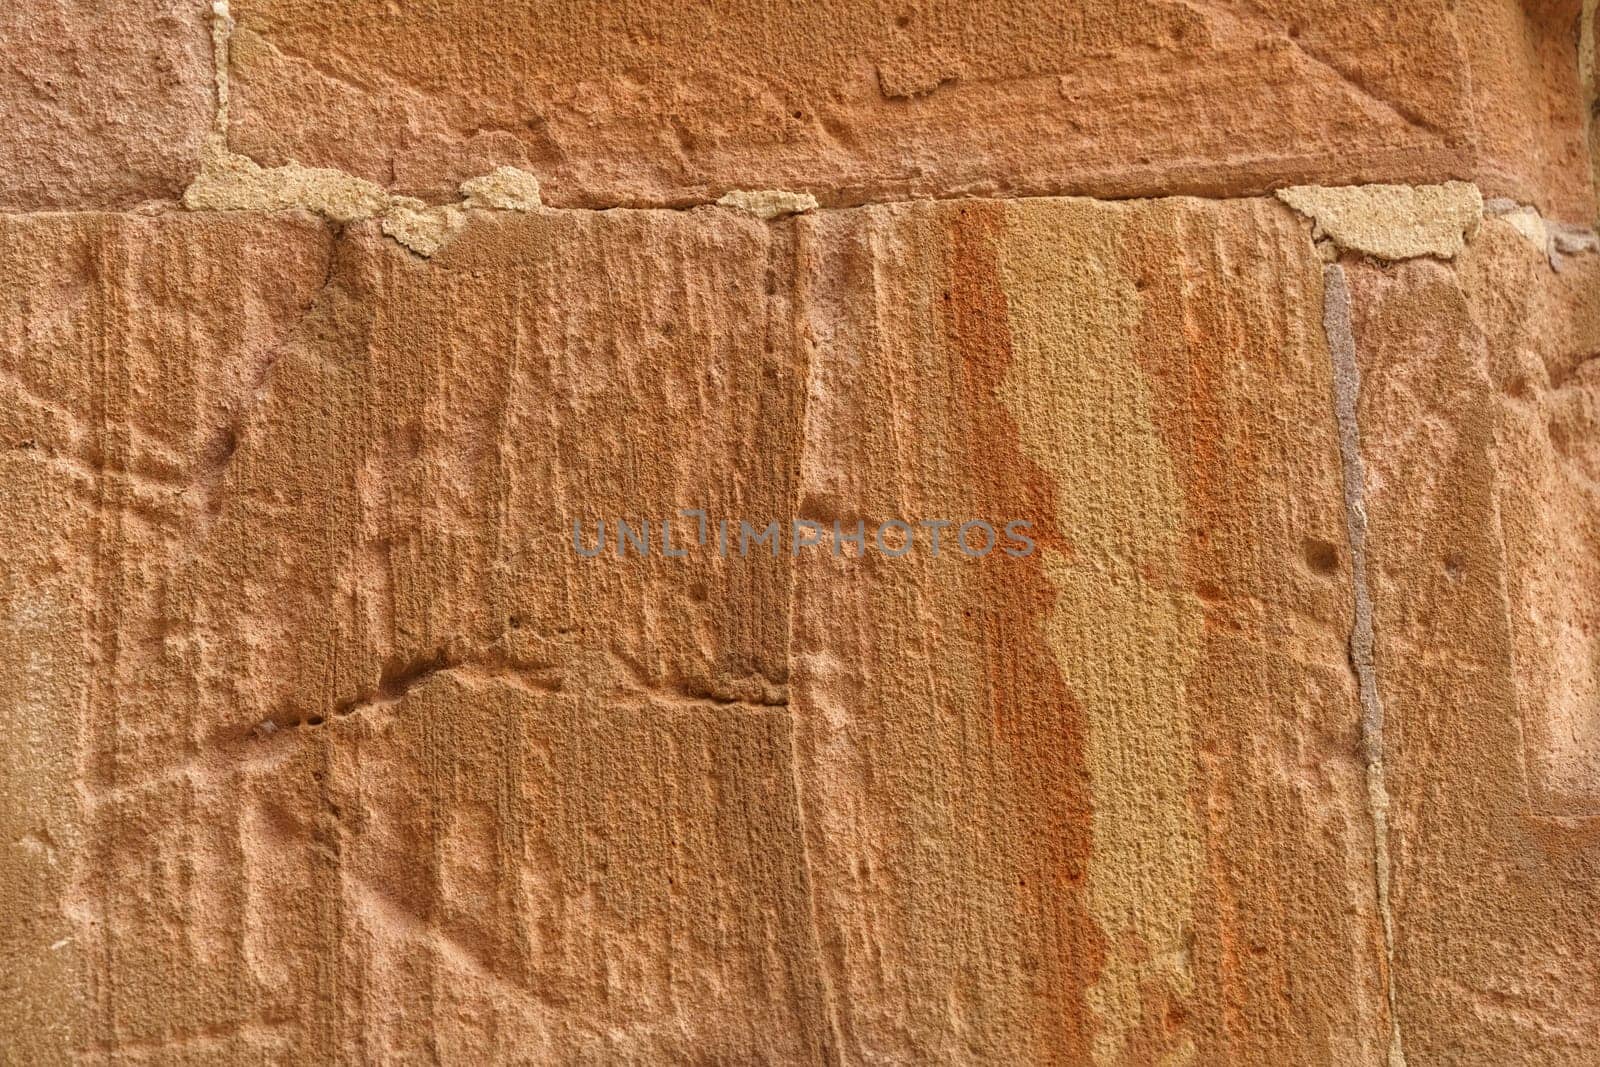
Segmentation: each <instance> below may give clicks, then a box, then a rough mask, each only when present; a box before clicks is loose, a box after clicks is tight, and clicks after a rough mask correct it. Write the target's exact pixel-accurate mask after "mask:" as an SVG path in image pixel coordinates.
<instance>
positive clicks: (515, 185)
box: [461, 167, 541, 211]
mask: <svg viewBox="0 0 1600 1067" xmlns="http://www.w3.org/2000/svg"><path fill="white" fill-rule="evenodd" d="M461 197H462V201H461V203H462V206H463V207H482V208H502V209H504V210H507V211H533V210H535V209H537V208H538V207H539V206H540V205H541V201H540V199H539V179H538V178H536V177H534V176H533V175H532V174H529V173H528V172H527V171H525V170H518V169H517V168H516V167H496V168H495V169H494V170H493V171H491V172H490V173H488V174H485V175H483V176H482V177H480V178H468V179H467V180H466V181H464V182H462V183H461Z"/></svg>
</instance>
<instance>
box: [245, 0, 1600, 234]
mask: <svg viewBox="0 0 1600 1067" xmlns="http://www.w3.org/2000/svg"><path fill="white" fill-rule="evenodd" d="M1578 13H1579V5H1578V3H1577V0H1559V2H1552V3H1544V4H1537V5H1526V4H1523V3H1521V2H1519V0H1471V2H1469V3H1464V4H1454V3H1447V2H1446V0H1429V2H1426V3H1416V4H1404V5H1395V4H1392V3H1387V2H1379V0H1363V2H1359V3H1350V2H1346V0H1337V2H1335V0H1250V2H1247V3H1239V4H1218V3H1203V4H1193V3H1186V2H1177V0H1173V2H1160V3H1127V2H1122V0H1099V2H1095V3H1090V4H1070V5H1061V4H1058V3H1053V2H1044V0H1006V2H1004V3H1000V4H990V5H986V6H984V7H982V8H981V9H980V8H971V7H963V6H961V5H953V6H952V5H940V4H935V5H916V6H907V5H892V4H886V3H856V2H839V3H832V2H830V3H820V4H818V3H809V4H778V5H757V6H754V7H750V6H745V7H736V8H722V9H718V10H715V11H703V10H700V9H691V8H685V7H683V6H682V5H680V4H676V3H667V2H653V3H646V4H642V5H641V4H630V5H625V6H619V5H616V4H610V3H599V2H591V0H564V2H562V3H558V4H551V5H544V6H543V7H541V8H540V10H539V12H538V16H537V17H529V13H528V12H527V11H526V10H524V9H521V8H515V7H504V6H494V5H484V4H481V3H475V2H468V0H450V2H447V3H442V4H429V5H394V4H388V3H383V2H380V0H358V2H354V3H352V2H349V0H239V3H238V4H237V5H236V7H235V14H236V15H237V17H238V20H239V25H238V31H237V33H236V34H235V36H234V40H233V64H232V70H233V87H234V108H233V125H232V129H231V131H230V137H231V146H232V147H233V148H234V150H236V151H239V152H243V153H245V154H247V155H250V156H252V157H254V158H256V159H258V160H259V161H261V162H263V163H282V162H285V161H286V160H288V159H290V158H293V159H298V160H301V161H302V162H305V163H307V164H310V165H327V166H336V167H339V168H342V169H344V170H347V171H349V172H351V173H353V174H356V175H358V176H361V177H364V178H367V179H369V180H373V181H377V182H379V183H381V184H383V185H385V186H386V187H392V188H393V189H395V190H396V191H398V192H402V193H406V194H410V195H417V196H422V197H424V198H425V199H429V200H438V199H442V198H445V197H447V196H448V195H450V193H451V191H453V190H454V188H455V186H456V184H457V183H458V182H460V181H461V180H462V179H464V178H467V177H470V176H471V175H473V174H480V173H484V172H485V171H487V170H489V169H490V168H491V167H493V166H495V165H498V164H502V163H512V164H516V165H518V166H521V167H524V168H525V169H528V170H530V171H533V172H534V173H536V174H538V175H539V176H540V178H541V179H542V180H544V181H545V195H546V200H547V201H548V202H550V203H553V204H557V205H585V206H605V205H610V204H617V203H652V204H661V203H667V204H677V203H686V202H703V201H707V200H713V199H715V198H716V197H717V196H719V195H721V193H722V192H723V191H725V190H726V189H729V188H747V189H767V188H772V189H807V190H811V191H813V192H815V193H816V194H817V195H818V196H819V198H820V199H822V200H823V202H824V203H829V204H841V203H842V204H849V203H860V202H863V201H870V200H885V199H898V198H904V197H907V196H929V195H932V196H951V195H960V194H972V193H977V194H987V193H1002V194H1016V193H1026V194H1037V193H1062V192H1069V193H1070V192H1085V193H1092V194H1094V195H1100V196H1127V195H1160V194H1168V193H1186V192H1187V193H1203V194H1216V193H1227V194H1232V195H1238V194H1241V193H1258V192H1265V191H1267V190H1269V189H1271V188H1275V187H1277V186H1280V185H1284V184H1295V183H1310V182H1315V183H1318V184H1323V185H1347V184H1358V183H1371V182H1440V181H1443V180H1445V179H1449V178H1463V179H1468V178H1470V179H1474V180H1477V181H1478V182H1479V183H1480V184H1481V185H1482V186H1483V187H1484V188H1485V189H1486V190H1487V191H1488V192H1489V193H1490V194H1492V195H1505V196H1511V197H1513V198H1515V199H1517V200H1519V201H1521V202H1525V203H1533V204H1536V205H1538V206H1539V207H1540V208H1541V209H1542V210H1544V211H1545V212H1546V213H1547V214H1549V215H1551V216H1552V217H1557V218H1563V219H1568V220H1570V221H1577V222H1586V221H1588V220H1590V219H1591V218H1592V217H1593V215H1594V203H1593V196H1592V189H1591V179H1590V176H1589V172H1588V169H1587V168H1586V167H1585V166H1584V165H1583V160H1584V159H1585V156H1586V152H1587V147H1586V140H1585V123H1586V121H1587V119H1586V116H1585V113H1584V111H1585V108H1584V100H1583V93H1582V90H1581V88H1580V85H1579V74H1578V69H1577V66H1578V59H1577V52H1576V49H1574V48H1573V32H1574V26H1575V25H1576V22H1577V19H1578Z"/></svg>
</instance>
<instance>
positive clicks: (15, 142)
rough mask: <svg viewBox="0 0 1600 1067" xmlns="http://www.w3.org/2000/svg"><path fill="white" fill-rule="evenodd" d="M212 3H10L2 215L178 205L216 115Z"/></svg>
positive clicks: (2, 113) (2, 97) (0, 156)
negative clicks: (209, 23)
mask: <svg viewBox="0 0 1600 1067" xmlns="http://www.w3.org/2000/svg"><path fill="white" fill-rule="evenodd" d="M208 10H209V5H208V4H207V3H205V2H204V0H96V2H95V3H68V2H52V0H13V2H8V3H5V4H3V5H0V43H3V47H4V51H5V61H4V62H3V63H0V210H4V209H7V208H83V207H123V206H127V205H131V204H136V203H138V202H140V201H142V200H150V199H163V200H174V199H176V198H177V197H178V195H179V194H180V193H182V192H183V187H184V186H185V185H187V184H188V182H189V179H190V178H192V177H193V176H194V174H195V171H197V170H198V169H199V166H200V147H201V144H202V142H203V141H204V139H205V135H206V131H207V130H208V129H210V127H211V121H212V115H213V114H214V112H215V110H216V108H215V104H214V102H213V98H212V63H211V38H210V34H209V32H208V30H207V28H206V19H205V16H206V13H207V12H208Z"/></svg>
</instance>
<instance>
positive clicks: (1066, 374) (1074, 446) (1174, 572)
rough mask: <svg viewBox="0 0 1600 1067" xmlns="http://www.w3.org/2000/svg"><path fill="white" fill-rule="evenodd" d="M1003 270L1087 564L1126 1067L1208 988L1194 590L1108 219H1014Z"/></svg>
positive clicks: (1038, 214)
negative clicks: (1170, 999) (1163, 1023)
mask: <svg viewBox="0 0 1600 1067" xmlns="http://www.w3.org/2000/svg"><path fill="white" fill-rule="evenodd" d="M1008 218H1009V221H1010V229H1009V232H1008V234H1007V237H1006V239H1005V243H1004V246H1003V249H1002V260H1003V264H1002V270H1003V272H1004V277H1005V288H1006V293H1007V298H1008V300H1009V305H1010V311H1011V326H1012V344H1013V350H1014V353H1015V364H1014V365H1013V367H1012V369H1011V373H1010V376H1009V377H1008V379H1007V381H1006V386H1005V391H1004V396H1003V399H1004V401H1005V402H1006V403H1007V404H1008V406H1010V407H1011V408H1012V409H1013V411H1014V412H1015V414H1016V419H1017V422H1018V425H1019V426H1020V432H1021V439H1022V443H1023V447H1024V449H1025V451H1026V452H1027V454H1028V455H1029V456H1030V458H1032V459H1033V460H1034V461H1035V462H1036V463H1038V464H1039V465H1040V466H1041V467H1042V468H1044V470H1045V471H1046V472H1047V473H1048V474H1049V476H1050V478H1051V480H1052V481H1053V483H1054V484H1055V485H1056V487H1057V492H1058V497H1057V514H1056V516H1055V519H1056V522H1057V523H1058V525H1059V527H1060V529H1061V532H1062V534H1063V535H1064V536H1065V538H1066V540H1067V541H1068V543H1069V544H1070V545H1071V546H1072V548H1073V554H1072V556H1071V558H1068V557H1066V556H1065V555H1063V554H1062V553H1061V552H1059V551H1052V550H1049V549H1046V550H1045V569H1046V573H1047V574H1048V575H1049V577H1050V580H1051V582H1052V584H1053V585H1054V586H1055V588H1056V589H1057V591H1058V594H1057V600H1056V610H1055V612H1054V614H1053V615H1052V616H1051V618H1050V622H1049V624H1048V633H1047V634H1046V637H1047V639H1048V641H1049V643H1050V646H1051V648H1052V649H1053V650H1054V652H1055V659H1056V661H1057V662H1058V663H1059V664H1060V665H1061V668H1062V670H1063V671H1064V672H1065V673H1066V677H1067V684H1068V687H1069V688H1070V689H1071V690H1072V692H1073V693H1074V694H1075V695H1076V696H1077V698H1078V699H1079V700H1080V701H1082V703H1083V706H1084V709H1085V712H1086V714H1087V717H1088V723H1089V732H1088V763H1089V767H1090V771H1091V774H1092V778H1093V792H1094V798H1095V811H1094V834H1093V841H1094V845H1093V859H1092V862H1091V863H1090V865H1089V887H1090V896H1091V906H1092V909H1093V911H1094V913H1095V916H1096V919H1097V921H1098V922H1099V924H1100V925H1101V927H1102V929H1103V930H1104V932H1105V936H1106V942H1107V950H1106V962H1105V967H1104V970H1103V971H1102V974H1101V976H1100V980H1099V982H1098V983H1097V984H1096V985H1095V986H1094V987H1093V988H1092V989H1091V990H1090V1000H1091V1003H1092V1004H1093V1006H1094V1008H1095V1010H1096V1012H1097V1013H1098V1014H1099V1016H1100V1019H1099V1022H1098V1028H1099V1034H1098V1036H1097V1038H1096V1049H1095V1051H1096V1056H1097V1058H1098V1059H1100V1060H1101V1061H1103V1062H1116V1061H1118V1059H1119V1057H1120V1056H1121V1055H1122V1054H1123V1051H1124V1050H1123V1043H1124V1040H1125V1038H1126V1035H1127V1034H1128V1033H1129V1032H1131V1031H1132V1030H1133V1028H1134V1027H1135V1026H1136V1025H1137V1023H1138V1021H1139V1018H1140V1014H1141V1007H1142V996H1143V995H1144V994H1143V989H1144V988H1146V987H1149V986H1152V985H1155V986H1165V987H1166V988H1168V989H1171V990H1173V991H1175V992H1177V993H1179V994H1180V995H1182V994H1186V993H1188V992H1189V991H1190V990H1191V988H1192V985H1193V974H1192V971H1191V963H1192V961H1191V959H1190V950H1189V944H1190V939H1191V931H1192V912H1193V894H1194V885H1195V882H1196V879H1197V877H1198V872H1199V869H1200V863H1201V840H1200V831H1199V827H1198V825H1197V823H1196V820H1195V816H1194V814H1193V812H1192V811H1191V809H1190V807H1189V803H1188V797H1187V793H1188V789H1189V787H1190V782H1191V774H1190V768H1191V759H1192V754H1191V750H1190V739H1189V727H1188V718H1187V714H1188V713H1187V710H1186V708H1185V706H1184V687H1185V680H1186V677H1187V675H1188V673H1189V671H1190V669H1191V667H1192V666H1193V663H1194V661H1195V656H1196V650H1197V648H1198V647H1199V639H1200V630H1201V625H1202V615H1201V612H1200V609H1199V607H1198V606H1197V604H1196V603H1195V602H1194V601H1193V600H1192V599H1191V598H1188V597H1186V596H1183V595H1181V594H1175V593H1174V592H1173V591H1172V590H1173V588H1174V587H1175V586H1176V584H1177V582H1178V581H1179V580H1180V578H1181V573H1180V572H1181V558H1180V544H1179V531H1180V530H1181V529H1182V522H1181V518H1182V508H1181V493H1180V490H1179V486H1178V482H1177V478H1176V474H1175V472H1174V469H1173V464H1172V460H1171V457H1170V456H1169V454H1168V452H1167V450H1166V447H1165V445H1164V444H1163V442H1162V439H1161V436H1160V434H1159V432H1158V430H1157V428H1156V426H1155V424H1154V422H1153V408H1152V398H1151V394H1150V390H1149V388H1148V385H1147V384H1146V381H1145V378H1144V374H1143V372H1142V371H1141V369H1140V367H1139V365H1138V363H1137V362H1136V360H1135V353H1134V352H1133V351H1132V343H1131V339H1132V338H1133V337H1134V336H1135V325H1136V323H1137V318H1138V310H1137V303H1136V297H1135V293H1134V288H1133V283H1132V281H1131V280H1130V279H1128V278H1126V277H1123V276H1121V275H1120V274H1119V273H1118V271H1117V268H1116V266H1115V263H1114V259H1115V255H1116V252H1115V245H1114V227H1113V226H1110V225H1107V221H1106V217H1105V213H1104V210H1103V209H1100V210H1099V211H1098V212H1095V211H1094V209H1093V208H1091V206H1090V205H1088V204H1085V205H1083V207H1082V209H1081V210H1073V209H1071V208H1065V209H1064V208H1063V206H1062V205H1061V203H1060V202H1056V203H1054V204H1049V203H1046V204H1043V205H1038V206H1035V205H1028V206H1023V207H1017V208H1013V209H1012V210H1011V211H1010V212H1009V213H1008Z"/></svg>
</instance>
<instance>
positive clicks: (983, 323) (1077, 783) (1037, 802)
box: [942, 207, 1105, 1063]
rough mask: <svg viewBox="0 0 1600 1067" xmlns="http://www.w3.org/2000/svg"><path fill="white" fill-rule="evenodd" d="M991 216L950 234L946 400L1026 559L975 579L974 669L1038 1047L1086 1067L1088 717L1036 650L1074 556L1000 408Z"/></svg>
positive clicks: (1043, 484) (968, 214)
mask: <svg viewBox="0 0 1600 1067" xmlns="http://www.w3.org/2000/svg"><path fill="white" fill-rule="evenodd" d="M1002 218H1003V216H1002V212H1001V209H999V208H979V207H971V208H964V209H962V210H960V211H959V212H957V214H956V217H955V220H954V223H953V225H952V226H951V228H950V247H949V264H948V279H949V282H948V284H949V289H948V294H949V298H948V299H947V300H945V301H944V302H943V304H942V307H943V309H944V312H945V314H944V331H945V336H946V338H947V342H948V344H949V345H950V346H951V348H952V350H953V351H954V352H956V353H957V354H958V356H959V365H960V371H961V376H960V380H959V381H958V382H956V383H954V395H955V401H956V403H957V404H958V405H959V407H960V409H961V410H962V411H965V412H967V413H968V417H969V420H970V422H971V424H972V425H973V426H974V427H976V428H978V430H979V432H976V433H973V434H969V435H965V436H964V437H963V439H962V442H961V445H962V447H963V448H965V449H966V451H967V453H968V457H969V458H968V460H967V463H966V468H967V469H969V470H973V471H981V472H982V474H983V476H982V478H981V479H979V480H977V481H976V482H975V483H974V485H973V486H972V487H971V493H972V498H973V501H974V513H975V514H982V515H988V516H994V517H995V518H996V519H997V520H1000V521H1003V520H1005V519H1010V518H1023V519H1027V520H1029V521H1031V522H1032V523H1033V529H1032V530H1031V531H1030V535H1031V536H1032V537H1033V538H1034V540H1035V542H1036V543H1037V547H1036V549H1035V551H1034V553H1033V554H1032V555H1031V556H1029V557H1026V558H1023V559H1011V558H1008V557H1003V556H1000V554H999V553H995V554H994V555H992V556H990V557H989V558H988V559H986V560H984V561H983V563H982V564H980V565H979V566H977V567H976V568H974V570H975V576H974V579H973V587H972V593H971V595H972V597H973V599H974V601H975V602H976V603H977V604H980V605H983V606H984V608H985V609H986V611H985V614H986V616H987V618H988V619H989V622H990V624H989V625H987V626H985V627H984V628H983V635H982V636H983V641H984V652H983V662H984V666H985V671H986V675H987V677H986V681H987V683H988V691H989V693H990V694H991V700H992V712H993V719H994V723H995V727H996V731H997V733H998V735H999V736H1001V737H1002V738H1004V739H1005V741H1006V742H1008V743H1009V746H1010V753H1011V760H1012V764H1013V770H1014V773H1015V777H1016V780H1017V781H1018V782H1019V783H1021V784H1022V786H1023V790H1022V792H1023V795H1022V796H1020V797H1018V804H1019V807H1020V808H1021V810H1022V812H1023V818H1022V820H1021V822H1020V824H1019V826H1018V830H1019V832H1020V833H1023V834H1026V835H1029V837H1031V839H1032V847H1031V850H1030V851H1029V853H1028V854H1029V855H1030V858H1031V861H1032V864H1033V868H1032V869H1031V870H1029V871H1025V872H1022V873H1020V874H1019V884H1018V897H1019V906H1021V907H1022V908H1024V909H1027V910H1028V911H1030V912H1032V913H1033V914H1035V915H1037V916H1039V917H1040V919H1041V920H1043V921H1044V922H1045V924H1046V928H1047V929H1048V931H1049V935H1050V943H1049V945H1048V946H1047V949H1048V951H1044V950H1045V949H1046V946H1042V947H1041V949H1042V951H1043V952H1044V959H1043V960H1042V961H1041V963H1042V967H1041V970H1042V973H1041V975H1040V981H1041V983H1042V984H1043V985H1044V988H1043V989H1042V990H1041V993H1042V994H1043V995H1044V996H1045V998H1046V999H1047V1000H1048V1001H1049V1002H1050V1003H1051V1005H1052V1010H1053V1015H1054V1018H1053V1019H1052V1020H1050V1021H1049V1023H1048V1024H1047V1025H1050V1026H1051V1028H1052V1029H1051V1031H1050V1032H1049V1033H1048V1034H1047V1035H1046V1047H1048V1048H1049V1049H1050V1051H1051V1054H1052V1056H1053V1057H1056V1058H1058V1059H1059V1060H1060V1061H1062V1062H1072V1063H1081V1062H1087V1061H1088V1060H1089V1057H1090V1049H1091V1044H1092V1038H1093V1034H1092V1032H1091V1029H1090V1027H1091V1019H1092V1013H1091V1012H1090V1011H1089V1009H1088V1005H1087V1002H1086V992H1087V990H1088V989H1089V987H1090V986H1091V985H1093V984H1094V982H1095V981H1096V980H1097V978H1098V975H1099V971H1100V968H1101V966H1102V964H1103V961H1104V957H1105V948H1104V937H1103V935H1102V933H1101V931H1100V930H1099V928H1098V927H1097V925H1096V924H1095V922H1094V920H1093V918H1092V916H1091V914H1090V911H1089V906H1088V901H1087V894H1086V891H1085V888H1084V882H1085V876H1086V872H1087V868H1088V863H1089V856H1090V851H1091V833H1092V816H1093V803H1092V798H1091V795H1090V777H1089V771H1088V766H1087V760H1086V743H1087V742H1086V735H1087V727H1088V724H1087V719H1086V716H1085V713H1084V709H1083V707H1082V705H1081V704H1080V703H1079V702H1078V700H1077V699H1076V698H1075V697H1074V696H1073V694H1072V692H1071V691H1070V690H1069V689H1068V687H1067V684H1066V681H1065V678H1064V677H1063V674H1062V671H1061V669H1060V667H1059V665H1058V664H1057V663H1056V662H1055V660H1054V658H1053V657H1052V656H1051V654H1050V650H1049V644H1048V643H1047V642H1044V641H1041V640H1039V635H1040V634H1041V633H1042V632H1043V631H1044V626H1045V621H1046V618H1047V617H1048V615H1049V614H1050V612H1051V611H1052V610H1053V609H1054V606H1055V603H1056V596H1057V591H1056V589H1055V588H1054V587H1053V586H1052V584H1051V583H1050V581H1049V579H1048V578H1047V577H1046V575H1045V572H1044V562H1043V561H1044V552H1043V550H1044V549H1045V548H1047V547H1048V548H1052V549H1054V550H1056V551H1058V552H1062V553H1070V551H1071V547H1070V545H1069V544H1068V543H1067V541H1066V538H1065V537H1064V536H1063V534H1062V532H1061V530H1060V529H1059V527H1058V526H1057V523H1056V519H1055V516H1056V513H1057V512H1056V490H1055V487H1054V485H1053V484H1052V482H1051V480H1050V478H1049V477H1048V476H1047V475H1046V473H1045V472H1044V471H1043V470H1042V469H1041V468H1040V467H1039V466H1038V464H1036V463H1034V462H1033V461H1032V460H1030V459H1028V458H1027V456H1026V455H1025V454H1024V452H1023V449H1022V444H1021V438H1020V429H1019V427H1018V425H1017V422H1016V419H1015V418H1014V416H1013V415H1012V414H1011V412H1010V411H1009V410H1008V409H1007V408H1006V407H1005V405H1004V404H1002V403H1001V401H1000V399H999V395H1000V386H1001V383H1002V381H1003V380H1004V379H1005V376H1006V374H1007V371H1008V369H1009V367H1010V366H1011V363H1012V347H1011V330H1010V324H1009V314H1008V309H1007V301H1006V294H1005V290H1004V288H1003V286H1002V283H1001V279H1000V267H999V242H998V238H999V234H1000V227H1001V224H1002Z"/></svg>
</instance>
